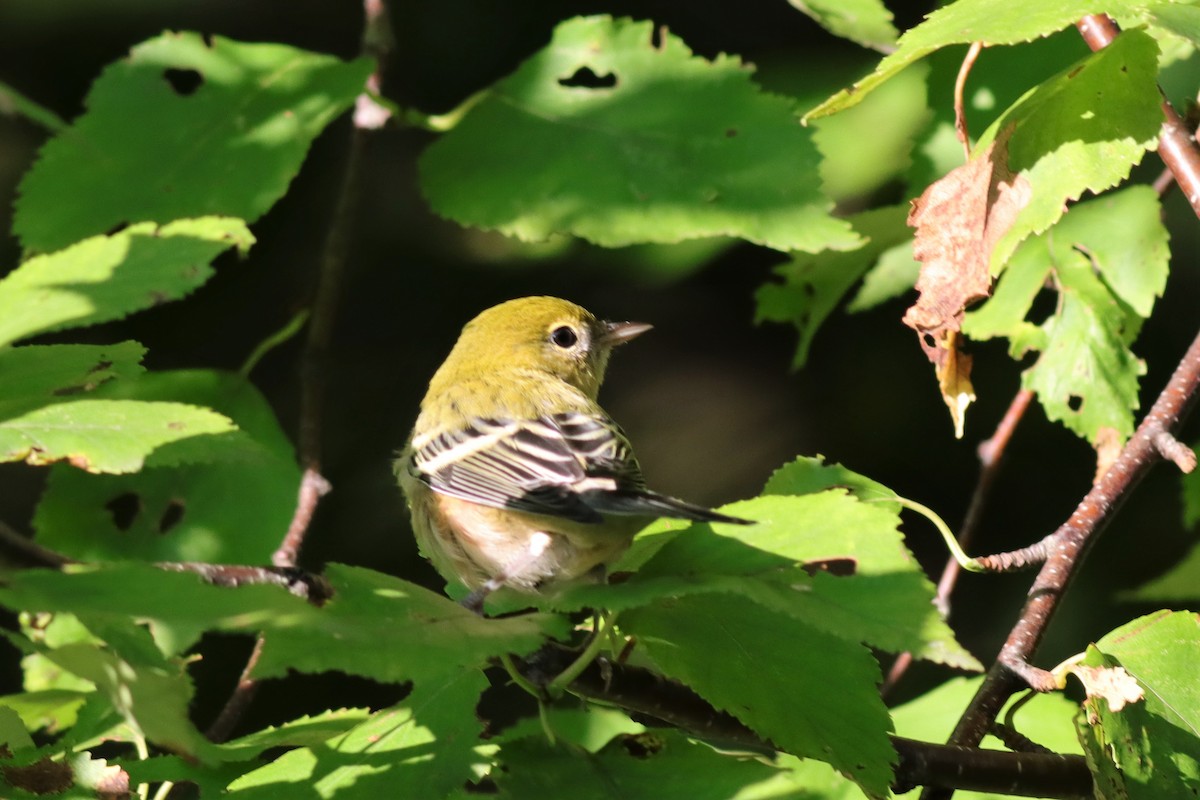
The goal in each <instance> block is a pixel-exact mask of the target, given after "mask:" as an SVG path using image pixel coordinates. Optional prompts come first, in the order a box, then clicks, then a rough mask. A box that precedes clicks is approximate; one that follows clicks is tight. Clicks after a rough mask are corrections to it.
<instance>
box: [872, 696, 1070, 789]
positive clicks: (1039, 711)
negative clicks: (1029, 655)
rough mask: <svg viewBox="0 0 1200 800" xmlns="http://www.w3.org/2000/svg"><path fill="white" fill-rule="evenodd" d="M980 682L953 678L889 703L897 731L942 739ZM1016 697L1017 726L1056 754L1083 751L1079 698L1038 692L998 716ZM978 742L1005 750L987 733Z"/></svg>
mask: <svg viewBox="0 0 1200 800" xmlns="http://www.w3.org/2000/svg"><path fill="white" fill-rule="evenodd" d="M982 682H983V678H982V677H977V678H951V679H950V680H948V681H946V682H945V683H943V684H941V685H939V686H937V687H935V688H933V689H931V690H929V691H927V692H925V693H924V694H922V695H921V696H919V697H917V698H915V699H913V700H910V701H909V702H907V703H905V704H903V705H901V706H897V707H896V708H893V709H892V710H891V714H892V721H893V722H894V723H895V725H896V735H897V736H904V737H907V738H909V739H916V740H918V741H923V742H944V741H946V740H947V739H949V738H950V734H951V733H952V732H953V731H954V726H955V725H957V724H958V719H959V717H960V716H962V710H963V709H964V708H966V707H967V704H968V703H970V701H971V698H972V697H974V696H975V692H976V690H978V689H979V686H980V684H981V683H982ZM1018 701H1019V702H1021V705H1020V707H1019V708H1017V709H1016V711H1015V712H1014V717H1013V719H1014V724H1015V725H1016V727H1017V730H1019V731H1021V733H1023V734H1024V735H1025V736H1027V737H1028V738H1029V739H1031V740H1032V741H1034V742H1036V743H1038V744H1039V745H1041V746H1042V747H1045V748H1048V749H1050V750H1053V751H1054V752H1056V753H1080V752H1082V749H1081V748H1080V745H1079V740H1078V738H1077V736H1076V734H1075V725H1074V717H1075V715H1076V714H1078V713H1079V704H1078V703H1076V702H1073V701H1071V700H1069V699H1067V698H1066V697H1065V696H1064V695H1062V694H1060V693H1049V694H1037V695H1034V696H1033V697H1032V698H1028V697H1024V696H1023V695H1022V696H1018V697H1014V698H1013V699H1012V700H1010V701H1009V703H1008V704H1007V706H1006V708H1005V709H1002V711H1003V713H1001V714H1000V715H999V717H1000V718H1001V719H1003V718H1004V717H1005V715H1006V714H1007V713H1008V712H1009V711H1012V709H1013V706H1014V704H1015V703H1017V702H1018ZM979 746H980V747H982V748H985V749H989V750H1007V749H1008V748H1007V747H1006V746H1005V745H1004V743H1003V742H1001V741H1000V740H999V739H997V738H995V737H994V736H993V735H991V734H990V733H989V734H988V735H986V736H985V737H984V739H983V741H982V742H981V743H980V745H979ZM964 796H966V797H972V798H974V797H978V796H979V795H978V794H976V793H973V792H971V793H966V794H965V795H964ZM987 796H988V797H992V796H993V795H990V794H989V795H987ZM995 796H997V797H998V796H999V795H995Z"/></svg>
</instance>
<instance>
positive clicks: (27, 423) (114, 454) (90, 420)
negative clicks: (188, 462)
mask: <svg viewBox="0 0 1200 800" xmlns="http://www.w3.org/2000/svg"><path fill="white" fill-rule="evenodd" d="M234 429H235V428H234V425H233V423H232V422H230V421H229V419H228V418H226V417H223V416H221V415H220V414H217V413H216V412H213V411H210V410H208V409H206V408H197V407H195V406H188V405H184V404H182V403H143V402H139V401H136V400H74V401H71V402H66V403H57V404H55V405H49V406H45V407H43V408H38V409H35V410H33V411H29V412H26V413H24V414H21V415H19V416H16V417H12V418H9V419H5V420H3V421H0V461H26V462H28V463H30V464H49V463H51V462H54V461H69V462H70V463H71V465H72V466H75V467H78V468H80V469H84V470H87V471H88V472H118V473H120V472H135V471H136V470H138V469H141V467H142V464H143V462H144V461H145V459H146V457H147V456H148V455H149V454H150V453H152V452H153V451H154V450H155V448H158V447H161V446H162V445H164V444H167V443H169V442H175V441H179V440H180V439H187V438H189V437H192V436H202V435H205V434H214V433H226V432H229V431H233V430H234Z"/></svg>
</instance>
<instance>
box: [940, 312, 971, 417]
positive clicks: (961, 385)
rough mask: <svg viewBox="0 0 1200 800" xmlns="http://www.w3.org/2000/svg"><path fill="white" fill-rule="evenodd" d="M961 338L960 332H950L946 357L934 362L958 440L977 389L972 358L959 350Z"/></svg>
mask: <svg viewBox="0 0 1200 800" xmlns="http://www.w3.org/2000/svg"><path fill="white" fill-rule="evenodd" d="M959 338H960V336H959V333H958V331H950V333H949V335H948V337H947V340H946V351H945V357H944V358H943V359H942V360H941V361H940V362H934V369H935V371H936V373H937V379H938V388H939V389H940V390H941V392H942V400H944V401H945V403H946V407H947V408H949V409H950V419H951V420H952V421H953V422H954V436H955V438H956V439H961V438H962V437H963V424H964V422H965V421H966V416H967V406H969V405H970V404H971V403H973V402H975V387H974V386H972V385H971V356H969V355H968V354H966V353H964V352H963V351H962V350H960V349H959V348H958V340H959Z"/></svg>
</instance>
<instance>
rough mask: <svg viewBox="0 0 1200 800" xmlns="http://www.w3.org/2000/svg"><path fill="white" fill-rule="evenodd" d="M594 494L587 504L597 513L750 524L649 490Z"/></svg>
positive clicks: (748, 521) (746, 520)
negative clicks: (595, 495) (596, 495)
mask: <svg viewBox="0 0 1200 800" xmlns="http://www.w3.org/2000/svg"><path fill="white" fill-rule="evenodd" d="M597 494H598V495H601V496H598V497H589V498H588V505H590V506H592V507H593V508H595V509H596V510H597V511H599V512H601V513H608V514H631V515H642V514H644V515H646V516H650V517H671V518H673V519H690V520H695V521H696V522H724V523H726V524H729V525H753V524H754V520H752V519H740V518H739V517H730V516H728V515H726V514H719V513H717V512H716V511H713V510H712V509H708V508H705V507H704V506H698V505H695V504H694V503H689V502H687V501H685V500H679V499H676V498H674V497H668V496H666V495H665V494H658V493H657V492H650V491H644V490H643V491H628V490H627V491H622V492H604V493H597Z"/></svg>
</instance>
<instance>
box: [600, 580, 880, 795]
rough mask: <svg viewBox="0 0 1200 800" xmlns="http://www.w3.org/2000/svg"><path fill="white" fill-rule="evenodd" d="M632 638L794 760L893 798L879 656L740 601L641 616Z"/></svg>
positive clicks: (628, 616) (685, 605)
mask: <svg viewBox="0 0 1200 800" xmlns="http://www.w3.org/2000/svg"><path fill="white" fill-rule="evenodd" d="M621 625H622V628H623V629H624V630H625V631H626V632H628V633H630V634H632V635H634V636H636V637H637V638H638V643H639V646H640V647H644V648H645V649H646V651H647V652H648V654H649V656H650V658H651V659H653V661H654V663H655V664H656V665H657V666H658V667H659V668H661V669H662V671H663V672H664V673H665V674H667V675H668V676H670V677H673V678H677V679H679V680H681V681H683V682H684V683H686V684H688V685H689V686H691V687H692V688H693V689H695V690H696V691H697V692H698V693H699V694H700V695H701V696H702V697H704V699H706V700H708V701H709V702H710V703H712V704H713V705H714V706H716V707H717V708H719V709H721V710H724V711H728V712H729V713H731V714H733V715H734V716H735V717H737V718H738V719H740V720H741V721H742V722H744V723H745V724H747V725H748V726H750V727H751V728H753V729H754V730H755V731H757V732H758V733H760V734H762V735H763V736H764V737H765V738H767V739H768V740H770V741H772V742H774V743H775V744H776V745H777V746H779V747H780V748H782V749H783V750H786V751H787V752H789V753H792V754H793V755H798V756H803V757H808V758H816V759H819V760H821V761H826V762H828V763H829V764H831V765H832V766H833V767H834V768H836V769H838V770H839V771H841V772H842V773H844V774H846V775H847V776H848V777H850V778H852V779H853V780H854V781H855V782H856V783H858V784H859V785H860V786H861V787H862V788H863V790H864V791H866V792H867V794H869V795H871V796H873V797H884V796H886V795H887V793H888V788H887V787H888V784H889V783H890V782H891V779H892V770H891V766H892V764H894V763H895V761H896V754H895V751H893V750H892V746H891V744H890V743H889V741H888V738H887V733H888V732H889V731H890V730H891V722H890V720H889V719H888V715H887V710H886V709H885V708H884V706H883V702H882V701H881V700H880V698H879V694H878V691H877V688H876V684H877V683H878V682H879V667H878V665H877V664H876V663H875V660H874V658H872V656H871V654H870V652H869V651H868V650H867V649H866V648H864V647H862V646H861V645H857V644H852V643H849V642H846V641H844V640H842V639H839V638H837V637H834V636H832V635H830V634H826V633H823V632H820V631H817V630H816V629H814V628H812V627H810V626H809V625H806V624H803V623H798V622H797V621H795V620H794V619H792V618H790V617H788V616H786V615H784V614H780V613H777V612H774V611H770V610H768V609H766V608H764V607H762V606H759V605H757V604H755V603H753V602H751V601H749V600H745V599H743V598H740V597H737V596H734V595H718V594H702V595H693V596H689V597H682V598H678V599H670V600H664V601H661V602H659V603H657V604H656V605H654V606H647V607H644V608H637V609H632V610H629V611H626V612H624V614H623V615H622V617H621Z"/></svg>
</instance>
